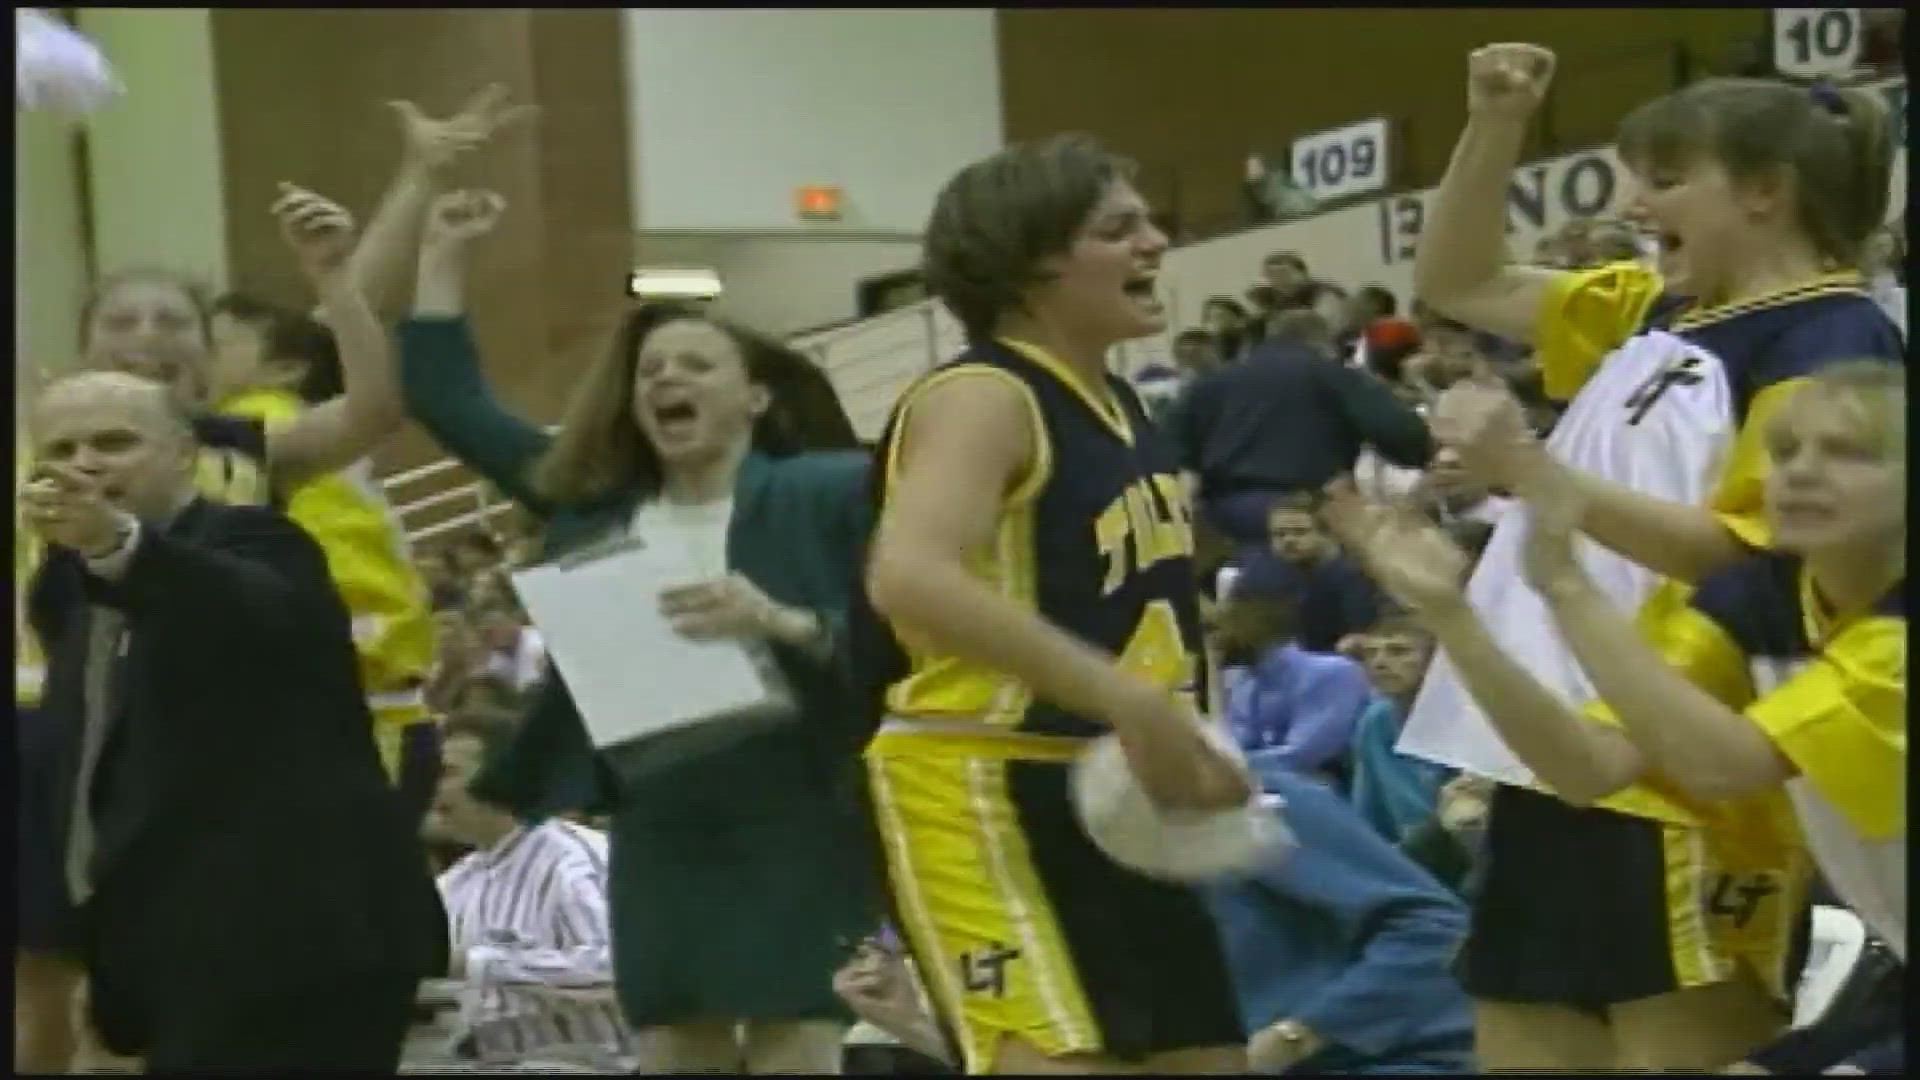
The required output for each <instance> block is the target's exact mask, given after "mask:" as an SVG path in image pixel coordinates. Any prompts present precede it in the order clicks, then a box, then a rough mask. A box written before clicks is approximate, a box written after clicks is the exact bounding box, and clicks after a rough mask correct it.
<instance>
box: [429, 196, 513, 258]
mask: <svg viewBox="0 0 1920 1080" xmlns="http://www.w3.org/2000/svg"><path fill="white" fill-rule="evenodd" d="M506 208H507V200H506V199H504V198H502V197H501V196H500V194H499V193H498V192H493V191H479V190H465V191H450V192H448V193H446V194H445V195H442V196H440V197H439V198H437V199H435V200H434V201H433V205H432V206H431V207H429V208H428V210H427V233H426V238H425V240H424V243H426V244H428V245H432V246H441V247H444V246H447V245H459V244H465V243H466V242H467V241H469V240H472V239H474V238H475V237H480V236H485V235H486V234H488V233H490V232H492V231H493V227H494V226H495V225H498V224H499V223H500V215H501V213H502V212H504V211H505V210H506Z"/></svg>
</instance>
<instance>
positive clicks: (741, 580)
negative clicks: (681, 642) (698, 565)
mask: <svg viewBox="0 0 1920 1080" xmlns="http://www.w3.org/2000/svg"><path fill="white" fill-rule="evenodd" d="M660 610H661V612H662V613H663V614H665V615H666V617H667V621H668V622H669V623H671V624H672V626H673V629H674V632H676V633H678V634H680V635H681V636H683V637H688V638H692V639H693V640H695V641H708V640H712V639H715V638H736V639H738V638H769V637H773V636H775V631H776V630H777V628H778V622H779V618H780V614H781V611H782V609H781V607H780V605H779V604H777V603H775V602H774V601H773V600H771V599H770V598H768V596H767V594H766V593H764V592H761V591H760V587H759V586H757V585H755V584H754V583H753V582H751V581H748V580H747V578H746V576H745V575H744V574H737V573H736V574H728V575H727V576H726V577H722V578H715V579H713V580H712V581H703V582H700V583H699V584H697V585H682V586H678V587H676V588H672V589H668V590H666V591H665V592H662V593H661V594H660Z"/></svg>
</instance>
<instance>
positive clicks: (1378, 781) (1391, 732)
mask: <svg viewBox="0 0 1920 1080" xmlns="http://www.w3.org/2000/svg"><path fill="white" fill-rule="evenodd" d="M1403 719H1404V718H1403V717H1402V716H1401V715H1400V706H1398V705H1396V704H1394V703H1393V701H1391V700H1390V699H1388V698H1383V697H1376V698H1374V699H1373V700H1372V701H1371V702H1370V703H1368V705H1367V708H1366V711H1364V712H1362V713H1361V714H1360V720H1359V722H1358V723H1357V724H1356V725H1355V726H1354V731H1353V783H1352V786H1351V792H1350V794H1351V797H1352V799H1353V808H1354V809H1355V810H1358V811H1359V812H1360V816H1361V817H1363V818H1365V819H1366V821H1367V824H1369V825H1372V826H1373V827H1374V830H1375V831H1376V832H1378V833H1379V834H1380V835H1381V836H1384V837H1386V838H1387V839H1388V840H1389V841H1392V842H1393V843H1396V844H1398V843H1400V842H1401V841H1403V840H1405V839H1406V838H1407V834H1408V833H1410V832H1412V831H1413V829H1414V828H1415V827H1417V826H1419V825H1421V824H1422V823H1424V822H1425V821H1427V820H1428V819H1429V818H1431V817H1433V815H1434V811H1435V809H1436V808H1437V806H1438V804H1439V801H1440V787H1441V785H1443V784H1445V783H1446V782H1447V780H1448V779H1450V778H1451V777H1452V775H1453V773H1452V770H1450V769H1447V768H1446V767H1444V766H1441V765H1435V764H1433V763H1432V762H1429V761H1421V760H1420V759H1419V758H1416V757H1409V756H1408V755H1406V754H1403V753H1401V752H1400V751H1398V750H1396V749H1394V743H1395V742H1397V741H1399V738H1400V725H1401V723H1402V721H1403Z"/></svg>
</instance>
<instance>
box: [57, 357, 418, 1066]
mask: <svg viewBox="0 0 1920 1080" xmlns="http://www.w3.org/2000/svg"><path fill="white" fill-rule="evenodd" d="M29 421H30V432H29V433H30V437H31V440H32V450H33V461H34V467H33V470H32V472H31V474H30V475H29V477H28V480H27V483H26V485H25V487H24V489H23V490H22V491H21V492H20V503H21V516H22V522H23V525H24V527H25V528H26V529H27V530H28V531H29V532H30V533H32V534H34V535H36V536H37V537H38V538H39V539H40V540H41V541H42V542H44V543H45V544H46V546H47V548H48V556H47V559H46V561H45V563H44V564H43V565H42V568H41V571H40V573H39V574H38V575H37V576H36V577H35V578H34V581H33V584H32V587H31V590H30V593H29V601H28V605H29V606H28V613H29V618H30V620H31V622H32V626H33V629H34V631H35V632H36V634H37V636H38V637H39V639H40V641H41V642H42V643H43V645H44V646H45V650H46V654H47V675H46V684H45V695H44V698H43V702H42V709H43V711H44V713H45V714H46V716H47V718H48V719H49V721H50V722H51V723H52V724H53V725H54V726H55V727H57V728H58V729H59V730H60V731H61V732H62V734H63V736H64V739H63V742H62V747H61V750H62V752H61V753H60V755H59V756H58V761H57V764H56V765H55V766H54V769H55V772H56V773H57V774H58V776H57V781H56V782H55V783H54V784H52V785H50V787H51V789H52V797H53V798H54V799H55V804H54V813H55V815H56V818H57V820H58V822H59V825H60V828H59V830H58V836H59V845H60V847H61V864H62V869H63V871H64V875H65V879H66V884H67V887H68V889H69V890H70V891H71V893H72V896H73V899H74V901H75V902H76V905H77V910H78V919H77V921H78V936H79V939H80V952H81V956H82V958H83V961H84V963H85V965H86V968H87V974H88V977H89V979H90V981H91V986H92V995H91V1005H92V1009H93V1019H94V1022H95V1023H96V1025H97V1026H98V1028H99V1030H100V1034H101V1037H102V1039H103V1041H104V1042H105V1043H106V1045H107V1047H108V1049H110V1050H112V1051H114V1052H115V1053H117V1054H124V1055H139V1056H143V1057H145V1059H146V1062H147V1067H148V1069H149V1070H151V1071H155V1072H164V1071H172V1070H192V1071H221V1072H231V1071H236V1070H243V1071H249V1072H252V1071H259V1072H273V1071H278V1070H282V1069H309V1068H342V1069H357V1070H377V1071H381V1072H389V1073H390V1072H392V1071H393V1070H394V1069H395V1068H396V1067H397V1065H398V1062H399V1054H400V1047H401V1043H402V1041H403V1039H404V1036H405V1031H406V1027H407V1022H408V1016H409V1011H410V1006H411V1002H412V999H413V996H414V992H415V987H416V984H417V983H418V980H419V979H420V978H421V977H423V976H426V975H429V974H440V973H442V972H444V971H445V970H446V961H447V958H446V922H445V916H444V913H443V912H442V910H441V908H440V902H439V896H438V893H437V890H436V889H435V888H434V885H433V882H432V880H431V878H430V877H429V876H428V873H427V868H426V866H425V865H424V863H423V862H422V860H421V859H420V857H419V852H418V848H417V845H416V844H415V842H414V839H413V837H412V835H411V834H410V831H409V830H408V828H407V826H406V824H405V822H404V817H403V814H402V810H401V808H400V806H399V804H398V802H397V799H396V796H395V795H394V793H393V791H392V789H391V788H390V787H389V786H388V784H387V782H386V778H385V775H384V774H383V773H382V771H381V768H380V763H379V759H378V757H377V755H376V753H375V750H374V744H373V739H372V736H371V734H370V731H371V724H370V718H369V717H368V715H367V705H366V701H365V698H364V696H363V695H362V693H361V689H360V685H359V679H358V675H357V659H356V656H355V654H354V649H353V640H352V635H351V630H350V627H349V622H348V617H347V613H346V610H345V608H344V607H343V606H342V604H341V602H340V599H339V597H338V596H337V595H336V594H335V592H334V589H333V586H332V583H331V582H330V580H329V579H328V575H327V566H326V562H325V560H324V559H323V557H322V555H321V552H320V549H319V547H318V546H316V545H315V543H314V541H313V540H312V539H310V538H309V537H308V536H307V534H306V533H304V532H302V531H301V530H300V529H299V528H298V527H297V526H295V525H294V524H293V523H292V522H290V521H288V520H287V519H286V518H285V517H284V516H282V514H281V513H280V512H279V511H277V510H274V509H271V508H267V507H252V506H226V505H221V504H217V503H213V502H209V501H207V500H205V499H202V498H201V497H199V495H198V494H197V493H196V488H195V476H194V459H195V440H194V437H193V431H192V428H191V425H190V423H189V421H188V419H187V417H185V416H184V415H182V414H181V413H179V412H178V411H177V410H176V407H175V406H174V405H173V404H172V403H171V398H170V395H169V394H168V393H167V392H166V390H165V389H164V388H163V387H161V386H160V385H159V384H156V383H150V382H146V381H144V380H141V379H139V378H137V377H134V376H130V375H125V374H118V373H107V372H97V373H91V374H86V375H79V376H75V377H72V378H69V379H65V380H62V381H60V382H57V383H55V384H53V385H52V386H50V387H48V388H47V390H46V391H45V392H44V393H43V394H42V395H41V397H40V398H39V399H38V400H37V401H36V402H35V404H34V407H33V409H32V412H31V414H30V417H29Z"/></svg>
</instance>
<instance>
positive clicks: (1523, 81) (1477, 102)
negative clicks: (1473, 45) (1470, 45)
mask: <svg viewBox="0 0 1920 1080" xmlns="http://www.w3.org/2000/svg"><path fill="white" fill-rule="evenodd" d="M1553 66H1554V55H1553V50H1551V49H1548V48H1544V47H1542V46H1539V45H1525V44H1519V43H1515V42H1504V43H1501V44H1497V45H1486V46H1482V47H1481V48H1478V49H1475V50H1473V52H1471V53H1469V54H1468V55H1467V112H1469V113H1470V114H1472V115H1474V116H1486V117H1494V118H1499V119H1509V120H1525V119H1527V118H1528V117H1530V116H1532V115H1533V113H1534V111H1535V110H1537V109H1538V108H1540V103H1541V102H1542V101H1544V100H1546V96H1547V87H1548V85H1549V84H1551V83H1552V82H1553Z"/></svg>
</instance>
